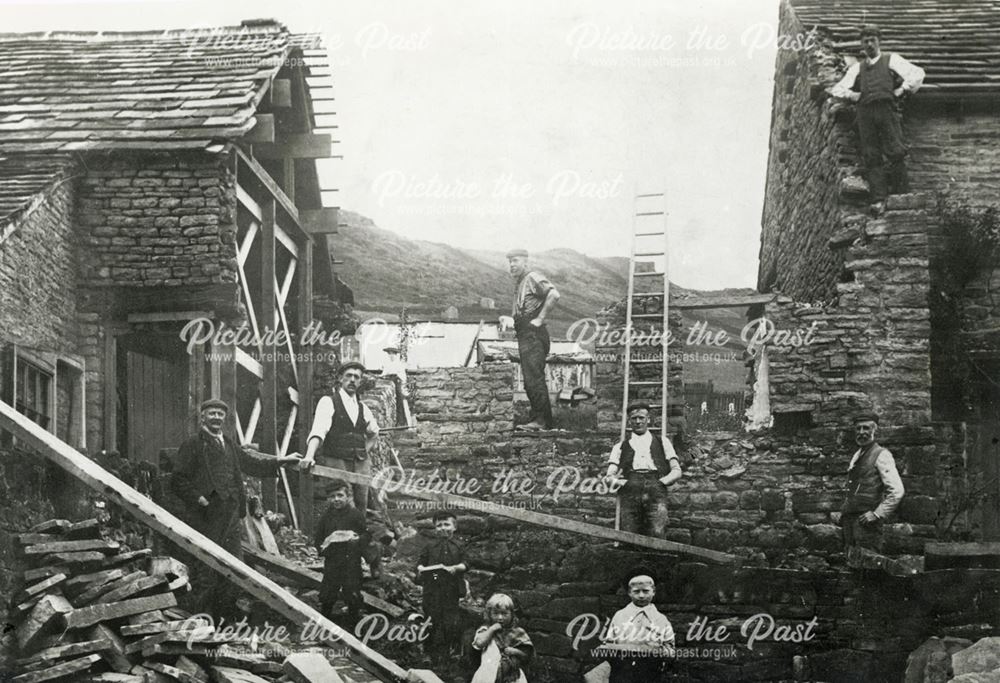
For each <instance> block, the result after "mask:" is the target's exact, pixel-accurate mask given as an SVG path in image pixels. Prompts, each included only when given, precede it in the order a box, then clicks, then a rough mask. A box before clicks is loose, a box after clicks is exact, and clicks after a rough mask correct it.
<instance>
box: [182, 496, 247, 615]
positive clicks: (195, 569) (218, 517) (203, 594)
mask: <svg viewBox="0 0 1000 683" xmlns="http://www.w3.org/2000/svg"><path fill="white" fill-rule="evenodd" d="M189 517H190V519H191V526H193V527H194V528H195V529H196V530H197V531H199V532H200V533H202V534H204V535H205V536H207V537H208V538H210V539H211V540H212V541H214V542H215V543H216V545H219V546H221V547H222V548H223V550H226V551H228V552H229V553H230V554H231V555H234V556H236V558H237V559H243V552H242V548H241V545H240V544H241V541H242V532H241V528H240V527H241V520H240V510H239V502H238V501H237V500H231V499H228V498H220V497H219V496H212V498H211V502H210V503H209V505H208V507H202V506H198V509H196V510H190V511H189ZM187 564H188V571H189V575H188V580H189V581H190V583H191V592H190V593H188V594H187V595H186V596H185V599H183V600H182V605H183V606H184V607H185V608H188V607H190V608H191V609H190V610H189V611H191V612H193V613H199V612H206V613H208V614H211V615H212V616H213V617H215V618H217V619H218V618H223V619H225V620H226V621H227V622H231V621H233V620H237V619H239V618H240V617H242V616H243V613H242V612H241V611H240V610H239V609H238V608H237V607H236V599H237V598H238V597H239V596H240V590H239V588H237V587H236V586H234V585H233V584H232V583H231V582H230V581H229V580H228V579H226V578H225V577H223V576H222V574H219V573H218V572H216V571H215V570H214V569H211V568H209V567H208V566H206V565H205V564H204V563H203V562H200V561H197V560H194V561H191V562H188V563H187Z"/></svg>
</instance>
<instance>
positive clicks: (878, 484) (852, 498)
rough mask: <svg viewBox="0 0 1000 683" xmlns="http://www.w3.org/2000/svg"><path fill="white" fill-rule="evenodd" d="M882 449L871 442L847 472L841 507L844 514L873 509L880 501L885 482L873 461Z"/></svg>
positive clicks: (883, 494)
mask: <svg viewBox="0 0 1000 683" xmlns="http://www.w3.org/2000/svg"><path fill="white" fill-rule="evenodd" d="M884 450H885V449H884V448H882V447H881V446H879V445H878V444H877V443H876V444H872V446H871V448H869V449H868V452H867V453H864V454H862V455H861V456H860V457H859V458H858V460H857V462H855V463H854V467H852V468H851V469H850V471H849V472H848V473H847V498H846V499H845V500H844V507H843V508H842V512H844V513H845V514H857V513H860V512H867V511H869V510H874V509H875V508H876V507H878V504H879V503H881V502H882V498H883V497H884V496H885V484H883V483H882V477H881V476H880V475H879V472H878V468H877V467H876V466H875V461H876V460H877V459H878V456H879V455H881V453H882V451H884Z"/></svg>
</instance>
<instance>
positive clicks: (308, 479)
mask: <svg viewBox="0 0 1000 683" xmlns="http://www.w3.org/2000/svg"><path fill="white" fill-rule="evenodd" d="M299 258H300V263H299V269H298V278H299V298H298V302H297V303H298V318H299V325H300V326H301V327H302V328H303V329H305V327H306V326H307V325H309V324H310V323H311V322H312V320H313V242H312V240H306V242H305V243H304V244H303V245H302V250H301V251H300V253H299ZM312 349H313V347H305V346H302V345H301V340H300V345H299V349H298V350H299V352H300V353H302V354H303V355H302V361H301V362H300V363H299V386H298V406H299V412H298V420H299V452H300V453H305V452H306V446H307V442H308V439H309V430H310V429H311V428H312V420H313V359H312ZM297 477H298V481H299V501H298V502H299V504H298V506H297V507H298V509H297V512H298V518H299V529H300V530H301V531H302V532H303V533H304V534H306V536H312V533H313V514H314V513H313V479H312V476H311V475H310V474H309V473H308V472H298V473H297Z"/></svg>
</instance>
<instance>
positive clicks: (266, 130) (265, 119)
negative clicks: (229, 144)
mask: <svg viewBox="0 0 1000 683" xmlns="http://www.w3.org/2000/svg"><path fill="white" fill-rule="evenodd" d="M254 119H255V121H256V123H254V126H253V128H251V129H250V132H249V133H247V134H246V135H244V136H243V139H244V140H245V141H247V142H253V143H258V142H274V114H256V115H255V116H254Z"/></svg>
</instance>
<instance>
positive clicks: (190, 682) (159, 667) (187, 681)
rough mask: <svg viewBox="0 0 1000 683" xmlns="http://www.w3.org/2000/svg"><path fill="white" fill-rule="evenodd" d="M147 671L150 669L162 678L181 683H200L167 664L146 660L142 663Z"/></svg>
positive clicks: (184, 672)
mask: <svg viewBox="0 0 1000 683" xmlns="http://www.w3.org/2000/svg"><path fill="white" fill-rule="evenodd" d="M142 665H143V666H144V667H146V668H147V669H152V670H153V671H158V672H160V673H161V674H163V675H164V676H169V677H170V678H172V679H174V680H175V681H181V683H201V682H200V681H199V680H198V679H197V678H195V677H194V676H192V675H191V674H189V673H187V672H186V671H182V670H181V669H178V668H177V667H176V666H170V665H169V664H163V663H161V662H154V661H151V660H146V661H145V662H143V663H142Z"/></svg>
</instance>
